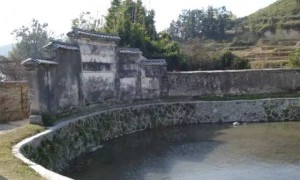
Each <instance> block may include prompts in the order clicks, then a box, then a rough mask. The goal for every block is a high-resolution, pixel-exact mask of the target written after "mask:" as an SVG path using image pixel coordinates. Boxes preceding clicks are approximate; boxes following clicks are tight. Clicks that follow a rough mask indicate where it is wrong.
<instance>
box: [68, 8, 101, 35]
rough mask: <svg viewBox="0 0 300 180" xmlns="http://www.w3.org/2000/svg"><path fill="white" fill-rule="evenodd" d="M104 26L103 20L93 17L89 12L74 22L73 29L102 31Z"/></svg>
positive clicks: (82, 14) (83, 13) (81, 14)
mask: <svg viewBox="0 0 300 180" xmlns="http://www.w3.org/2000/svg"><path fill="white" fill-rule="evenodd" d="M102 26H103V20H102V19H100V18H95V17H93V16H92V15H91V13H90V12H88V11H87V12H82V13H80V15H79V18H75V19H73V20H72V28H80V29H85V30H90V29H93V30H96V31H101V28H102Z"/></svg>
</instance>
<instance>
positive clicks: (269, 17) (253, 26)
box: [246, 0, 300, 32]
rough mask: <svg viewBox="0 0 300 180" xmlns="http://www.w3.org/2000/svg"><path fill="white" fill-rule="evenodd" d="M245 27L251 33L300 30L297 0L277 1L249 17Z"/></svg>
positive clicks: (299, 8)
mask: <svg viewBox="0 0 300 180" xmlns="http://www.w3.org/2000/svg"><path fill="white" fill-rule="evenodd" d="M246 20H247V25H248V28H249V29H250V30H251V31H254V32H263V31H265V30H271V31H275V30H276V29H278V28H283V29H287V28H297V29H299V30H300V3H299V0H278V1H276V2H275V3H273V4H271V5H269V6H268V7H266V8H263V9H260V10H258V11H257V12H255V13H253V14H251V15H249V16H248V17H247V18H246Z"/></svg>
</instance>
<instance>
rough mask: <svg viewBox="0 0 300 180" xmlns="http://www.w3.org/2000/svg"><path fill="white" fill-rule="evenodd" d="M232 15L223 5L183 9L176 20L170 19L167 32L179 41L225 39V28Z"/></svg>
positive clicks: (228, 24)
mask: <svg viewBox="0 0 300 180" xmlns="http://www.w3.org/2000/svg"><path fill="white" fill-rule="evenodd" d="M232 17H233V15H232V13H231V12H230V11H227V10H226V8H225V7H224V6H223V7H221V8H214V7H212V6H209V7H208V8H207V9H206V10H199V9H194V10H183V11H182V13H181V14H180V15H179V17H178V19H177V21H172V23H171V24H170V27H169V29H168V32H169V33H170V34H171V36H172V38H174V39H176V40H179V41H187V40H189V39H193V38H200V39H201V38H209V39H225V38H226V36H225V30H226V28H227V27H228V26H230V24H231V22H230V21H231V19H230V18H232Z"/></svg>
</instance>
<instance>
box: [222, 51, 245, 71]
mask: <svg viewBox="0 0 300 180" xmlns="http://www.w3.org/2000/svg"><path fill="white" fill-rule="evenodd" d="M219 64H220V69H249V68H250V64H249V60H248V59H243V58H240V57H238V56H236V55H234V54H233V53H232V52H230V51H227V52H225V53H224V54H222V55H221V57H220V58H219Z"/></svg>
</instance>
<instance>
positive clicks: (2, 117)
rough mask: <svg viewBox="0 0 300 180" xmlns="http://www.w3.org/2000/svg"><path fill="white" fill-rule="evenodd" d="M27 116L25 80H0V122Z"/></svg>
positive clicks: (27, 105)
mask: <svg viewBox="0 0 300 180" xmlns="http://www.w3.org/2000/svg"><path fill="white" fill-rule="evenodd" d="M28 116H29V99H28V84H27V82H0V123H6V122H8V121H15V120H22V119H26V118H28Z"/></svg>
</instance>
